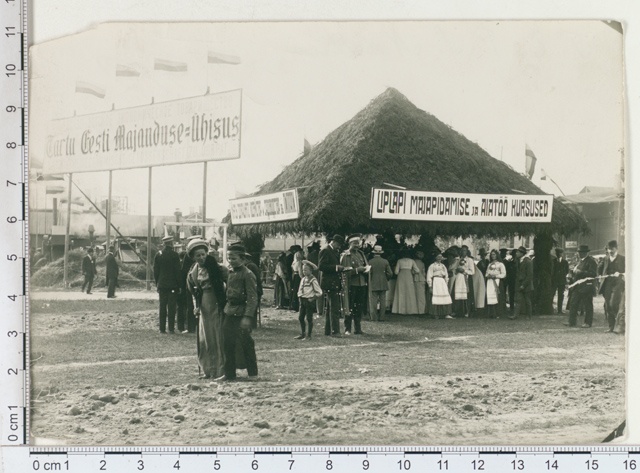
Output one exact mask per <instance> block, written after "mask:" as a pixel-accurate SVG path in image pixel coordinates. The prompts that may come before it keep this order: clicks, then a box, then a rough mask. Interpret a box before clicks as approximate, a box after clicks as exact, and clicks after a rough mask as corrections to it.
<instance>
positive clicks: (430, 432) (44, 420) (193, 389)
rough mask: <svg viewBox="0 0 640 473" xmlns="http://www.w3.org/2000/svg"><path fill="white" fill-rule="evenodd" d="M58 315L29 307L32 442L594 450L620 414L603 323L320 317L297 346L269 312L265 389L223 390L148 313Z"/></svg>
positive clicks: (617, 353) (37, 305) (611, 339)
mask: <svg viewBox="0 0 640 473" xmlns="http://www.w3.org/2000/svg"><path fill="white" fill-rule="evenodd" d="M108 302H109V303H111V301H108ZM142 302H144V303H148V301H141V303H142ZM59 303H60V302H59V301H54V300H51V301H47V302H43V301H41V300H38V301H37V302H35V301H34V302H33V305H34V314H33V315H32V323H31V327H32V331H31V333H32V359H33V360H34V361H33V369H32V381H33V385H32V390H31V392H32V430H31V432H32V435H33V436H34V437H35V438H36V443H38V439H40V440H39V441H40V443H60V444H81V445H83V444H84V445H91V444H99V445H123V444H125V445H127V444H133V445H299V444H302V445H308V444H322V445H346V444H351V445H384V444H386V445H393V444H396V445H428V444H437V445H449V444H453V445H455V444H473V445H477V444H503V445H516V444H554V445H562V444H580V443H581V444H593V443H597V442H600V441H602V439H603V438H604V437H605V436H606V435H607V434H608V433H609V432H610V431H612V430H613V429H614V428H615V427H617V426H618V424H619V423H620V422H621V421H622V419H623V418H624V339H623V337H620V336H615V335H611V334H604V333H603V330H602V329H603V328H604V326H603V323H602V319H603V317H602V314H599V313H597V314H596V320H599V321H600V323H599V324H596V326H594V328H593V329H591V330H579V329H573V330H571V329H568V328H566V327H564V326H563V325H562V324H561V322H562V320H563V318H562V317H558V316H542V317H537V318H534V320H533V321H515V322H511V321H507V320H503V319H501V320H497V321H496V320H482V319H478V320H453V321H449V320H446V321H445V320H431V319H425V318H417V317H398V316H394V318H393V319H392V320H391V321H390V322H387V323H371V322H366V323H365V325H364V330H365V333H366V335H364V336H362V337H355V336H354V337H343V338H340V339H333V338H327V337H324V336H323V335H322V329H321V328H320V322H319V320H318V322H317V323H316V332H317V333H318V336H316V337H315V338H314V339H313V340H311V341H309V342H298V341H294V340H292V337H293V336H294V335H295V334H296V333H297V330H298V329H297V320H296V315H295V314H294V313H292V312H286V311H276V310H275V309H269V308H267V309H264V311H263V316H264V317H263V327H262V328H260V329H258V330H256V331H255V332H254V338H255V339H256V346H257V352H258V363H259V366H260V379H259V380H257V381H249V380H248V379H247V378H246V373H245V372H243V371H241V372H240V376H241V378H240V379H239V381H237V382H234V383H222V384H216V383H210V382H208V381H203V380H198V379H197V372H196V371H195V370H197V367H196V365H195V363H194V362H195V359H194V349H195V339H194V337H193V336H192V335H175V336H173V337H170V336H164V337H162V336H160V335H159V334H157V333H156V331H157V329H156V328H155V325H154V324H156V323H157V322H156V317H157V315H156V314H155V310H154V309H152V308H149V307H142V309H144V310H140V311H132V310H130V308H129V307H128V306H127V309H126V311H124V312H118V310H117V306H114V305H110V306H104V307H101V308H100V310H90V311H87V312H70V313H56V311H54V310H53V308H55V306H56V304H59ZM106 303H107V301H105V304H106ZM47 304H49V305H48V306H47ZM147 305H148V304H147ZM113 309H116V310H113ZM141 347H142V348H141ZM243 378H244V379H243Z"/></svg>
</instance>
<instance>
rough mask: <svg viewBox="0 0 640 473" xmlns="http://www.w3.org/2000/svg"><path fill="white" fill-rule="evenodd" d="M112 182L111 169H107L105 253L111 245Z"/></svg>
mask: <svg viewBox="0 0 640 473" xmlns="http://www.w3.org/2000/svg"><path fill="white" fill-rule="evenodd" d="M112 182H113V171H109V193H108V194H107V208H106V209H105V210H106V214H107V230H106V232H105V236H106V239H107V242H106V243H105V253H106V252H107V251H109V245H111V186H112Z"/></svg>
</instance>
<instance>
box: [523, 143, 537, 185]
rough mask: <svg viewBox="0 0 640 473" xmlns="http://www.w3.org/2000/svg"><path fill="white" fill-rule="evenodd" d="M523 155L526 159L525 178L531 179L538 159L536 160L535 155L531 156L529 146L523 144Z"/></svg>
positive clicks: (531, 152)
mask: <svg viewBox="0 0 640 473" xmlns="http://www.w3.org/2000/svg"><path fill="white" fill-rule="evenodd" d="M524 155H525V158H526V163H525V168H526V169H525V173H526V175H527V177H528V178H529V179H531V178H532V177H533V173H534V172H535V170H536V161H537V160H538V159H537V158H536V155H535V154H533V151H532V150H531V148H529V145H527V144H525V147H524Z"/></svg>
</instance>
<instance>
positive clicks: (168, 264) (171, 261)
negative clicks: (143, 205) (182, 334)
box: [153, 236, 182, 333]
mask: <svg viewBox="0 0 640 473" xmlns="http://www.w3.org/2000/svg"><path fill="white" fill-rule="evenodd" d="M162 241H163V243H164V248H163V249H162V251H160V252H158V254H157V255H156V258H155V260H154V261H153V278H154V280H155V282H156V288H157V290H158V295H159V297H160V319H159V322H160V323H159V325H160V333H167V315H168V316H169V332H170V333H175V330H174V328H175V322H176V306H177V302H178V293H179V292H180V286H181V284H180V276H181V274H182V272H181V270H180V269H181V268H180V256H178V254H177V253H176V252H175V251H174V250H173V237H172V236H166V237H164V238H163V239H162Z"/></svg>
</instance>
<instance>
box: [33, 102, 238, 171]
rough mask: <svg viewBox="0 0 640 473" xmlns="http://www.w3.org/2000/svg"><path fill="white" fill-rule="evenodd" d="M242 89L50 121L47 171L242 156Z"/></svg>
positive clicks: (103, 169)
mask: <svg viewBox="0 0 640 473" xmlns="http://www.w3.org/2000/svg"><path fill="white" fill-rule="evenodd" d="M241 109H242V90H233V91H230V92H223V93H219V94H211V95H203V96H200V97H191V98H188V99H181V100H174V101H171V102H163V103H158V104H153V105H144V106H140V107H133V108H127V109H123V110H115V111H109V112H104V113H95V114H91V115H84V116H81V117H73V118H66V119H62V120H54V121H52V122H50V126H49V128H48V129H47V132H46V138H45V140H44V150H43V151H44V153H43V154H44V157H45V159H44V172H45V173H47V174H53V173H64V172H88V171H106V170H113V169H130V168H141V167H150V166H163V165H167V164H183V163H193V162H203V161H216V160H223V159H237V158H239V157H240V134H241V130H242V115H241Z"/></svg>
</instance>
